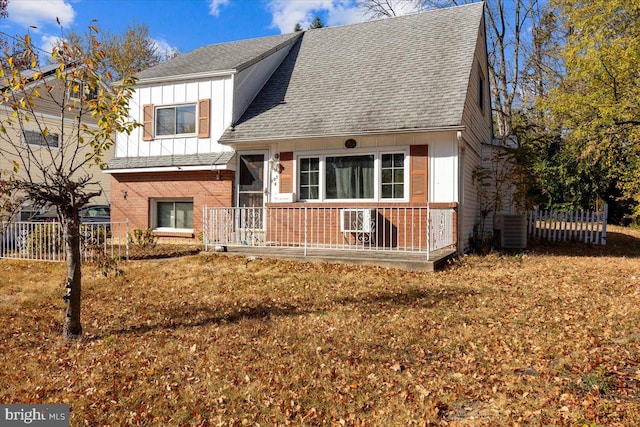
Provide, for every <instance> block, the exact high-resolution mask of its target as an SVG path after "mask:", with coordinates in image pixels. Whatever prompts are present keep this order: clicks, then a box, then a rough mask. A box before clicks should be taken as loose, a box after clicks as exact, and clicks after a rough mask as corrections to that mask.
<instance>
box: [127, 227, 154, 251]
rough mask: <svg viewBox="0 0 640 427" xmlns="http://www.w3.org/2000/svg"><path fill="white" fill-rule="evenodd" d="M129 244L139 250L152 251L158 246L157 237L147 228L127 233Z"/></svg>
mask: <svg viewBox="0 0 640 427" xmlns="http://www.w3.org/2000/svg"><path fill="white" fill-rule="evenodd" d="M128 239H129V243H130V244H133V245H135V246H138V247H139V248H141V249H153V248H155V247H156V245H157V244H158V236H156V235H155V234H153V231H151V229H149V228H145V229H141V228H135V229H134V230H133V231H132V232H131V233H129V237H128Z"/></svg>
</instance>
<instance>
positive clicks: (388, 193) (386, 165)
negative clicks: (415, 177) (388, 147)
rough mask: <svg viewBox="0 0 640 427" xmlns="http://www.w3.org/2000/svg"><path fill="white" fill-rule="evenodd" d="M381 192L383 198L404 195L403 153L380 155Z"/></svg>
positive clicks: (399, 197) (401, 196)
mask: <svg viewBox="0 0 640 427" xmlns="http://www.w3.org/2000/svg"><path fill="white" fill-rule="evenodd" d="M381 181H382V194H381V197H382V198H383V199H402V198H403V197H404V154H398V153H394V154H383V155H382V178H381Z"/></svg>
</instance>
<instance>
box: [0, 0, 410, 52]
mask: <svg viewBox="0 0 640 427" xmlns="http://www.w3.org/2000/svg"><path fill="white" fill-rule="evenodd" d="M391 1H397V0H391ZM8 12H9V17H8V18H7V19H2V20H0V31H2V32H4V33H6V34H9V35H16V34H17V35H24V34H26V33H27V31H28V32H29V33H30V34H31V37H32V40H33V41H34V43H35V44H36V45H37V46H39V47H41V48H43V49H47V50H48V49H50V46H51V45H52V44H53V43H54V42H55V41H56V40H57V38H58V37H60V36H61V34H64V32H65V31H66V32H68V31H70V30H75V31H78V32H84V31H86V29H87V26H88V25H90V24H91V23H92V20H94V19H97V20H98V22H97V26H98V27H99V28H101V29H102V30H107V31H111V32H113V33H119V32H122V31H123V30H124V29H125V28H126V27H127V25H128V24H131V23H132V22H133V20H135V22H136V23H138V24H147V26H148V27H149V32H150V35H151V37H152V38H153V40H154V41H155V42H156V43H157V44H158V46H159V47H160V49H162V50H163V51H166V50H168V49H177V50H178V51H180V52H182V53H185V52H189V51H191V50H193V49H195V48H197V47H200V46H204V45H207V44H211V43H221V42H226V41H233V40H241V39H247V38H253V37H262V36H268V35H274V34H281V33H289V32H292V31H293V28H294V26H295V24H296V22H300V23H301V24H302V26H303V27H304V28H306V27H307V26H308V25H309V23H310V22H311V21H312V20H313V18H314V16H316V15H318V16H320V17H321V18H322V20H323V21H324V23H325V24H326V25H329V26H337V25H345V24H350V23H355V22H362V21H364V20H366V19H367V18H366V17H365V16H363V13H362V11H361V10H360V9H358V8H357V1H356V0H9V6H8ZM406 12H407V13H408V12H411V11H410V10H407V11H406ZM56 18H58V19H59V21H60V23H61V24H62V26H63V32H62V33H61V30H60V27H59V26H58V25H57V23H56ZM33 27H35V28H33Z"/></svg>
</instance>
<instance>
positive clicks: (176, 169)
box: [102, 164, 231, 174]
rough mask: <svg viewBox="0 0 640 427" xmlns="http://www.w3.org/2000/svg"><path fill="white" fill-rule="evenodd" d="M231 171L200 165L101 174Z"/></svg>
mask: <svg viewBox="0 0 640 427" xmlns="http://www.w3.org/2000/svg"><path fill="white" fill-rule="evenodd" d="M228 169H231V168H230V167H229V165H228V164H225V165H202V166H161V167H155V168H130V169H104V170H103V171H102V173H106V174H114V173H143V172H188V171H218V170H228Z"/></svg>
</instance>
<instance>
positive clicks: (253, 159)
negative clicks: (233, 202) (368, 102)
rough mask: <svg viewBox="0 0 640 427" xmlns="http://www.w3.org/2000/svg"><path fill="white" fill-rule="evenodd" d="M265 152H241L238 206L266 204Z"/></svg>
mask: <svg viewBox="0 0 640 427" xmlns="http://www.w3.org/2000/svg"><path fill="white" fill-rule="evenodd" d="M265 156H266V154H265V153H259V154H241V155H240V156H239V161H240V164H239V165H238V207H240V208H261V207H263V206H264V193H265V191H266V188H265V181H266V180H265V171H266V168H265Z"/></svg>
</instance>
